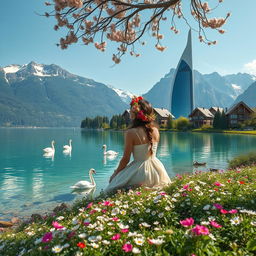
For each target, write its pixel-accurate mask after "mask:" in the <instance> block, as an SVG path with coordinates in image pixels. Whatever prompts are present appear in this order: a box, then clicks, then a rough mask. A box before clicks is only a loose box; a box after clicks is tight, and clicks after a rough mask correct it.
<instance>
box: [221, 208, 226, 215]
mask: <svg viewBox="0 0 256 256" xmlns="http://www.w3.org/2000/svg"><path fill="white" fill-rule="evenodd" d="M220 212H221V213H222V214H227V213H228V211H227V210H225V209H220Z"/></svg>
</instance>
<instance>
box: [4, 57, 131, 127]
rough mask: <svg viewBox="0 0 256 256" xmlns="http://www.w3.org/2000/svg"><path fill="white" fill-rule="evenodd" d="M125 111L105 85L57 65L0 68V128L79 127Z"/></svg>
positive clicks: (119, 101) (113, 92)
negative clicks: (93, 118) (92, 118)
mask: <svg viewBox="0 0 256 256" xmlns="http://www.w3.org/2000/svg"><path fill="white" fill-rule="evenodd" d="M127 107H128V105H127V104H125V103H124V102H123V100H122V98H121V97H120V96H119V95H118V94H117V93H116V91H115V90H113V89H110V88H109V87H108V86H107V85H105V84H103V83H99V82H96V81H94V80H93V79H88V78H84V77H81V76H77V75H74V74H71V73H69V72H68V71H66V70H64V69H62V68H61V67H59V66H57V65H54V64H52V65H43V64H38V63H35V62H30V63H29V64H26V65H10V66H7V67H4V68H0V113H1V115H0V126H7V125H10V126H15V125H24V126H79V125H80V123H81V121H82V120H83V119H84V118H85V117H94V116H96V115H100V116H108V117H111V116H112V115H114V114H120V113H122V112H123V111H124V110H125V109H126V108H127Z"/></svg>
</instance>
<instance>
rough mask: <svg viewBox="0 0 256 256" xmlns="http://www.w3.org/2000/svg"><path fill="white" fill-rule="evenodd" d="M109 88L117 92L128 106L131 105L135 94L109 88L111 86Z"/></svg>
mask: <svg viewBox="0 0 256 256" xmlns="http://www.w3.org/2000/svg"><path fill="white" fill-rule="evenodd" d="M108 87H109V88H111V89H112V90H113V91H115V92H116V94H117V95H118V96H119V97H120V98H121V100H122V101H123V102H125V103H126V104H129V103H130V101H131V98H132V97H133V96H134V94H133V93H131V92H128V91H123V90H121V89H117V88H114V87H112V86H109V85H108Z"/></svg>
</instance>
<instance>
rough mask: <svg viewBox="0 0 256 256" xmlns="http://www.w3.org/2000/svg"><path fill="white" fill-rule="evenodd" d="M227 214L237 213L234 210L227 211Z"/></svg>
mask: <svg viewBox="0 0 256 256" xmlns="http://www.w3.org/2000/svg"><path fill="white" fill-rule="evenodd" d="M228 213H231V214H232V213H237V210H236V209H231V210H230V211H228Z"/></svg>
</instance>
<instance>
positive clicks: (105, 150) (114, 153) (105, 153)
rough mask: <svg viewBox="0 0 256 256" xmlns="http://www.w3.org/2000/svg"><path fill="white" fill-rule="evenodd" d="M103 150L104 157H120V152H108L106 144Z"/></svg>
mask: <svg viewBox="0 0 256 256" xmlns="http://www.w3.org/2000/svg"><path fill="white" fill-rule="evenodd" d="M102 148H103V150H104V151H103V154H104V155H107V156H110V155H111V156H116V155H118V152H116V151H113V150H108V151H107V145H105V144H104V145H103V146H102Z"/></svg>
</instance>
